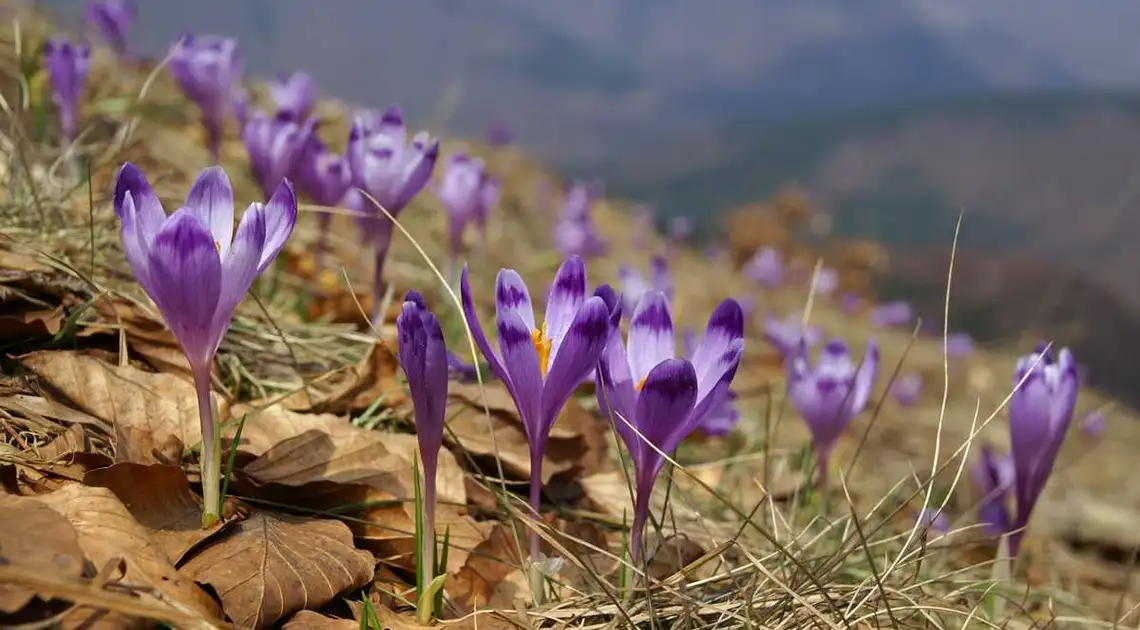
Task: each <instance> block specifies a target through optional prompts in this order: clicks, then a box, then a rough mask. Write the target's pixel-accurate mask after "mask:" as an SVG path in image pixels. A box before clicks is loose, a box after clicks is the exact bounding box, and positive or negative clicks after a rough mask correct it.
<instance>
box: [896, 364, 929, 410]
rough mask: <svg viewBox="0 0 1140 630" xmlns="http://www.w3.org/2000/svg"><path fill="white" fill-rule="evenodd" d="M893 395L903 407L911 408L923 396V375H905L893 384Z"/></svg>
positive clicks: (913, 373)
mask: <svg viewBox="0 0 1140 630" xmlns="http://www.w3.org/2000/svg"><path fill="white" fill-rule="evenodd" d="M891 395H892V396H894V397H895V400H896V401H898V403H899V404H900V405H902V406H903V407H911V406H913V405H914V404H915V403H917V402H918V399H919V398H920V397H921V396H922V375H921V374H919V373H917V372H910V373H907V374H903V375H901V376H899V377H898V378H897V379H895V382H894V383H892V384H891Z"/></svg>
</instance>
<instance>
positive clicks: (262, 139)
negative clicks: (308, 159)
mask: <svg viewBox="0 0 1140 630" xmlns="http://www.w3.org/2000/svg"><path fill="white" fill-rule="evenodd" d="M313 126H314V121H313V120H311V119H310V120H308V121H305V122H297V121H294V120H293V119H291V118H289V117H287V116H282V115H276V116H269V115H267V114H266V113H265V112H263V111H261V110H252V111H251V112H249V113H248V114H247V118H246V121H245V126H244V127H243V128H242V130H241V137H242V140H243V141H244V142H245V149H246V151H247V152H248V153H249V166H250V169H251V170H252V171H253V177H254V179H255V180H257V183H258V184H259V185H260V186H261V192H262V194H263V195H265V198H266V199H268V198H269V196H270V195H272V194H273V191H275V190H277V186H278V184H280V183H281V180H282V179H283V178H285V177H286V176H288V175H291V174H293V173H294V172H295V170H296V169H297V167H298V163H299V160H300V158H301V156H302V154H303V153H304V151H305V149H306V148H307V147H308V145H309V138H311V137H312V135H313Z"/></svg>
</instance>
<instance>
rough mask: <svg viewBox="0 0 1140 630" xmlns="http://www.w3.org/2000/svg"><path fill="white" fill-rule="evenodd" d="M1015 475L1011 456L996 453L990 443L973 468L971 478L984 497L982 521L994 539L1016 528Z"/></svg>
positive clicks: (980, 512) (982, 449)
mask: <svg viewBox="0 0 1140 630" xmlns="http://www.w3.org/2000/svg"><path fill="white" fill-rule="evenodd" d="M1015 476H1016V473H1015V471H1014V467H1013V458H1012V457H1011V456H1009V455H1008V454H1001V453H998V452H996V451H994V449H993V447H991V446H990V445H988V444H983V445H982V447H981V454H980V457H979V458H978V460H977V461H976V462H975V463H974V465H973V467H972V468H971V469H970V477H971V478H972V479H973V482H974V489H975V490H977V491H978V495H979V496H980V497H981V502H980V503H979V504H978V519H979V520H980V521H981V523H982V525H983V526H984V527H985V530H986V533H987V534H989V535H990V536H995V537H997V536H1003V535H1005V534H1007V533H1009V531H1010V529H1011V528H1012V527H1013V518H1012V517H1011V516H1010V512H1009V499H1010V495H1011V494H1012V493H1013V488H1014V483H1015Z"/></svg>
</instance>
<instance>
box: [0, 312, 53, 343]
mask: <svg viewBox="0 0 1140 630" xmlns="http://www.w3.org/2000/svg"><path fill="white" fill-rule="evenodd" d="M21 306H23V305H21ZM62 324H63V309H62V308H53V309H27V308H20V309H18V310H17V311H16V312H14V313H7V314H3V315H0V339H3V340H10V339H34V338H36V337H51V336H53V335H55V334H56V333H58V332H59V329H60V327H61V326H62Z"/></svg>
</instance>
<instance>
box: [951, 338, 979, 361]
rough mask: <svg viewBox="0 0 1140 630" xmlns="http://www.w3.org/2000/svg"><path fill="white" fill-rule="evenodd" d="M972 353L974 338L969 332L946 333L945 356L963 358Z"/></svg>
mask: <svg viewBox="0 0 1140 630" xmlns="http://www.w3.org/2000/svg"><path fill="white" fill-rule="evenodd" d="M972 354H974V338H973V337H971V336H970V335H969V333H963V332H958V333H950V334H948V335H946V356H948V357H950V358H951V359H965V358H968V357H969V356H970V355H972Z"/></svg>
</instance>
